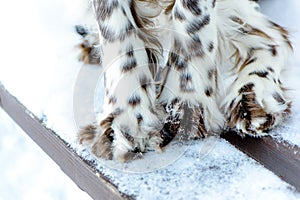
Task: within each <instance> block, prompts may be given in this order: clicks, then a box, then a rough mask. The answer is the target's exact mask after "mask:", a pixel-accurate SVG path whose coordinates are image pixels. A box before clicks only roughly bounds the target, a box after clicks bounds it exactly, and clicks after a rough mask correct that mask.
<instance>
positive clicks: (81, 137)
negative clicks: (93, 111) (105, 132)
mask: <svg viewBox="0 0 300 200" xmlns="http://www.w3.org/2000/svg"><path fill="white" fill-rule="evenodd" d="M96 130H97V128H96V127H95V126H94V125H87V126H85V127H84V128H83V129H81V130H80V131H79V133H78V142H79V144H83V143H91V142H92V141H93V139H94V138H95V136H96Z"/></svg>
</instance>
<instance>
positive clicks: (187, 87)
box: [180, 73, 194, 92]
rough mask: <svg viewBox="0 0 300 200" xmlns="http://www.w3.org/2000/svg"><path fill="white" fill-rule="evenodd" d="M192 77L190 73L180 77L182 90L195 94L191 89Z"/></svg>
mask: <svg viewBox="0 0 300 200" xmlns="http://www.w3.org/2000/svg"><path fill="white" fill-rule="evenodd" d="M191 84H192V76H191V75H190V74H188V73H183V74H181V75H180V90H181V91H182V92H193V91H194V88H192V87H191Z"/></svg>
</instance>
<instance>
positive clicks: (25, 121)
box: [0, 84, 130, 199]
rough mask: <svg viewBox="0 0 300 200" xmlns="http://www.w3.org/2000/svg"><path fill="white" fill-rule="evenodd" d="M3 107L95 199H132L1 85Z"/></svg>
mask: <svg viewBox="0 0 300 200" xmlns="http://www.w3.org/2000/svg"><path fill="white" fill-rule="evenodd" d="M0 106H1V107H2V108H3V109H4V110H5V111H6V112H7V113H8V114H9V115H10V117H11V118H12V119H14V121H15V122H16V123H17V124H18V125H19V126H20V127H21V128H22V129H23V130H24V131H25V132H26V133H27V134H28V135H29V136H30V137H31V138H32V139H33V140H34V141H35V142H36V143H37V144H38V145H39V146H40V147H41V148H42V149H43V150H44V151H45V152H46V153H47V154H48V155H49V156H50V157H51V158H52V159H53V160H54V161H55V162H56V163H57V164H58V165H59V166H60V168H61V169H62V170H63V171H64V172H65V173H66V174H67V175H68V176H69V177H70V178H71V179H72V180H73V181H74V182H75V183H76V184H77V185H78V187H79V188H81V189H82V190H84V191H86V192H87V193H88V194H89V195H90V196H91V197H92V198H94V199H124V198H125V199H130V197H129V196H126V195H125V194H121V193H120V192H119V191H118V190H117V189H116V187H115V186H114V185H112V184H111V183H110V182H108V181H107V180H106V179H105V177H103V176H102V175H101V174H100V173H98V172H97V170H95V169H93V168H92V167H91V166H90V165H89V164H88V163H87V162H86V161H84V160H83V159H82V158H80V157H79V156H78V155H77V154H76V153H75V152H73V150H72V149H71V148H69V147H68V145H67V144H66V143H65V142H64V141H63V140H61V139H60V137H59V136H58V135H57V134H56V133H55V132H53V131H52V130H50V129H48V128H46V127H45V126H43V125H42V123H41V122H40V121H39V119H37V118H36V117H35V116H34V115H33V114H32V113H31V112H30V111H28V110H27V109H26V107H25V106H23V105H22V104H21V103H20V102H19V101H18V100H17V99H16V98H15V97H14V96H12V95H11V94H10V93H9V92H8V91H7V90H6V89H5V88H4V86H2V85H1V84H0Z"/></svg>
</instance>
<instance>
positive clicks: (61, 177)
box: [0, 109, 91, 200]
mask: <svg viewBox="0 0 300 200" xmlns="http://www.w3.org/2000/svg"><path fill="white" fill-rule="evenodd" d="M0 162H1V164H0V177H1V181H0V200H17V199H18V200H30V199H43V200H59V199H61V200H69V199H73V200H75V199H81V200H88V199H91V198H90V197H89V196H88V195H87V194H86V193H85V192H83V191H81V190H80V189H79V188H78V187H77V185H76V184H75V183H73V182H72V180H71V179H69V177H67V176H66V175H65V174H64V173H63V172H62V171H61V169H60V168H59V166H57V165H56V164H55V163H54V161H52V160H51V159H50V158H49V157H48V156H47V155H46V154H45V153H44V152H43V151H42V150H41V149H40V148H39V147H38V146H37V144H35V143H34V142H33V141H32V140H31V139H30V138H29V137H28V136H27V135H26V133H24V132H23V130H22V129H21V128H19V127H18V125H17V124H15V123H14V121H12V119H10V117H9V116H8V115H7V114H6V113H5V112H4V111H3V110H2V109H0Z"/></svg>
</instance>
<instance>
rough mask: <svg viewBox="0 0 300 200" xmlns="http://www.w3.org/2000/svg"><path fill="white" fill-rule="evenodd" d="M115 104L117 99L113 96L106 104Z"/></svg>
mask: <svg viewBox="0 0 300 200" xmlns="http://www.w3.org/2000/svg"><path fill="white" fill-rule="evenodd" d="M116 102H117V98H116V97H115V96H112V97H109V99H108V103H109V104H115V103H116Z"/></svg>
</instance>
